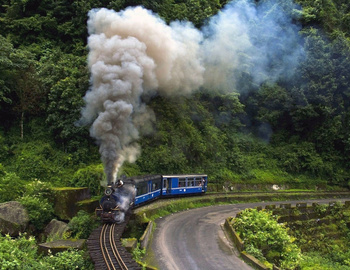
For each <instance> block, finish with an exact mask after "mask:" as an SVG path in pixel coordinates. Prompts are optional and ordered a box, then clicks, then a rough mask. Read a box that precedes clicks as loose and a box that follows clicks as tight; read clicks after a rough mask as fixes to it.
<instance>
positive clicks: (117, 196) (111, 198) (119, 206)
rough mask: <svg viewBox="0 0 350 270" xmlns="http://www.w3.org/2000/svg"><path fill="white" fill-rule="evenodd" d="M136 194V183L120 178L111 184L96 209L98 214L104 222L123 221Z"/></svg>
mask: <svg viewBox="0 0 350 270" xmlns="http://www.w3.org/2000/svg"><path fill="white" fill-rule="evenodd" d="M135 195H136V189H135V185H134V184H133V183H132V182H131V181H122V180H118V181H117V183H113V184H109V185H108V186H107V188H106V189H105V192H104V196H103V197H102V199H101V200H100V206H99V208H97V209H96V215H97V216H98V217H100V219H101V221H102V222H103V223H118V224H119V223H122V222H123V221H124V218H125V214H126V213H127V212H128V210H129V209H130V208H132V206H133V204H134V200H135Z"/></svg>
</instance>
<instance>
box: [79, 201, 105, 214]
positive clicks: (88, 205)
mask: <svg viewBox="0 0 350 270" xmlns="http://www.w3.org/2000/svg"><path fill="white" fill-rule="evenodd" d="M76 205H77V208H78V211H80V210H84V211H85V212H87V213H90V214H92V213H95V209H96V208H97V207H99V206H100V200H98V199H89V200H83V201H80V202H77V204H76Z"/></svg>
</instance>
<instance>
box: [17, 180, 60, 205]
mask: <svg viewBox="0 0 350 270" xmlns="http://www.w3.org/2000/svg"><path fill="white" fill-rule="evenodd" d="M24 195H26V196H36V197H41V198H45V199H48V200H50V199H51V198H52V196H53V192H52V185H51V184H50V183H48V182H41V181H40V180H37V179H35V180H34V181H32V182H30V183H29V184H27V185H26V186H25V193H24Z"/></svg>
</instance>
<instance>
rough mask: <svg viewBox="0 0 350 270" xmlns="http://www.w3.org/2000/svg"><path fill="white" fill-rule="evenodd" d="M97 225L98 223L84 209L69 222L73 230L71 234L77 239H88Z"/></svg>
mask: <svg viewBox="0 0 350 270" xmlns="http://www.w3.org/2000/svg"><path fill="white" fill-rule="evenodd" d="M96 225H97V223H96V222H94V220H93V219H92V217H91V215H89V214H88V213H86V212H85V211H83V210H80V211H79V212H78V213H77V215H76V216H75V217H73V218H72V219H71V220H70V221H69V223H68V227H69V229H70V230H71V231H72V233H71V236H72V237H73V238H76V239H88V238H89V236H90V234H91V232H92V230H93V229H95V227H96Z"/></svg>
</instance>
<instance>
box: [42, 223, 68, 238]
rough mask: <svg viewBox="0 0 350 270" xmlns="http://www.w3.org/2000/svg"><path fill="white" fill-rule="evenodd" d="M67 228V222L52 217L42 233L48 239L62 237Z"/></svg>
mask: <svg viewBox="0 0 350 270" xmlns="http://www.w3.org/2000/svg"><path fill="white" fill-rule="evenodd" d="M68 229H69V228H68V224H67V223H65V222H63V221H59V220H57V219H53V220H51V221H50V223H49V224H47V226H46V227H45V230H44V235H45V236H46V238H49V239H62V238H63V234H64V233H65V232H66V231H68Z"/></svg>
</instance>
